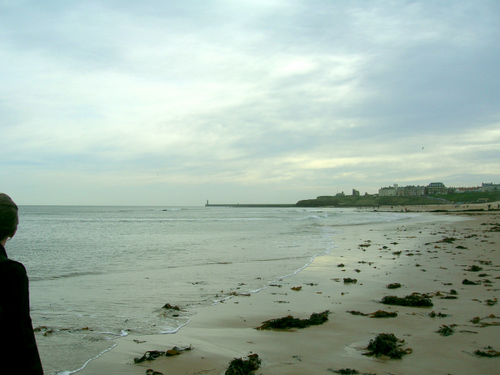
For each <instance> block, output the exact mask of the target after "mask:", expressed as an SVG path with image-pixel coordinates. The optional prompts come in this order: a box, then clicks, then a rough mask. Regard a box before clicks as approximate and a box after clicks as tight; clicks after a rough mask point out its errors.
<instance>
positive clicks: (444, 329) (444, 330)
mask: <svg viewBox="0 0 500 375" xmlns="http://www.w3.org/2000/svg"><path fill="white" fill-rule="evenodd" d="M454 326H455V325H454V324H452V325H450V326H447V325H445V324H443V325H442V326H441V327H440V328H439V329H438V330H437V331H436V333H439V334H440V335H441V336H451V335H453V334H454V333H455V330H454V329H453V327H454Z"/></svg>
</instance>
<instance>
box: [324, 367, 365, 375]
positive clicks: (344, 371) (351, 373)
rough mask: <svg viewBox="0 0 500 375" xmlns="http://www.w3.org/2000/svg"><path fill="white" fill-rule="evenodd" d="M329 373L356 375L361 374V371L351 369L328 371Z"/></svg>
mask: <svg viewBox="0 0 500 375" xmlns="http://www.w3.org/2000/svg"><path fill="white" fill-rule="evenodd" d="M328 371H331V372H333V373H334V374H340V375H356V374H359V371H357V370H354V369H352V370H351V369H350V368H341V369H340V370H332V369H328Z"/></svg>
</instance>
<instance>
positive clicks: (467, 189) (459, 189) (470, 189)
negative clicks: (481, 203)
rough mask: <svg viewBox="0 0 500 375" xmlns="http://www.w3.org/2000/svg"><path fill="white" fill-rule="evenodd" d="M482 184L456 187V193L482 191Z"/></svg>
mask: <svg viewBox="0 0 500 375" xmlns="http://www.w3.org/2000/svg"><path fill="white" fill-rule="evenodd" d="M480 191H482V190H481V186H475V187H457V188H455V193H477V192H480Z"/></svg>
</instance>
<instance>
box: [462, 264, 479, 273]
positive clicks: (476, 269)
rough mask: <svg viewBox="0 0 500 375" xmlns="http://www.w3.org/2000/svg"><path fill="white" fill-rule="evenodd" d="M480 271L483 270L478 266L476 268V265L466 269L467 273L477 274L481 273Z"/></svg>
mask: <svg viewBox="0 0 500 375" xmlns="http://www.w3.org/2000/svg"><path fill="white" fill-rule="evenodd" d="M482 270H483V268H482V267H479V266H476V265H473V266H470V267H469V268H467V269H466V271H469V272H479V271H482Z"/></svg>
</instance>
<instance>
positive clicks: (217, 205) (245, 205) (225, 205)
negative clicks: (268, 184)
mask: <svg viewBox="0 0 500 375" xmlns="http://www.w3.org/2000/svg"><path fill="white" fill-rule="evenodd" d="M205 207H297V205H296V204H272V203H271V204H239V203H236V204H234V203H220V204H219V203H207V204H205Z"/></svg>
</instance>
